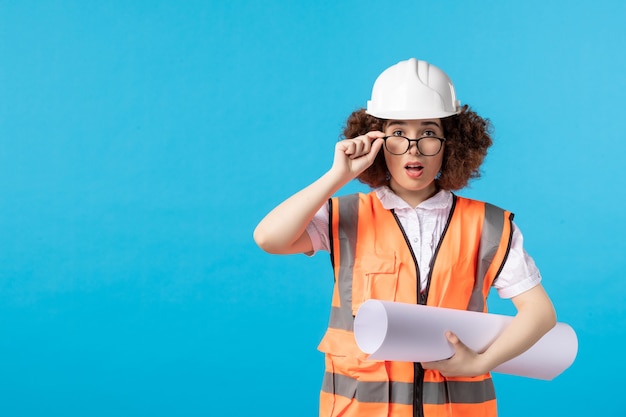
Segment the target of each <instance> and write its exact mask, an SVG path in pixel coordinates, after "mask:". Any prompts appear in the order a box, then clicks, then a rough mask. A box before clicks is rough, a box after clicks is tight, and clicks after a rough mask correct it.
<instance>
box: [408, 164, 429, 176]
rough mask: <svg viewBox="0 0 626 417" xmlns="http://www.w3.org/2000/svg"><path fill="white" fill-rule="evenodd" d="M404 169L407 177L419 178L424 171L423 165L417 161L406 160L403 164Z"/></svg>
mask: <svg viewBox="0 0 626 417" xmlns="http://www.w3.org/2000/svg"><path fill="white" fill-rule="evenodd" d="M404 171H405V172H406V175H407V176H408V177H409V178H419V177H421V176H422V174H423V173H424V165H423V164H421V163H419V162H408V163H406V164H404Z"/></svg>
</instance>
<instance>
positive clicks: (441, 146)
mask: <svg viewBox="0 0 626 417" xmlns="http://www.w3.org/2000/svg"><path fill="white" fill-rule="evenodd" d="M389 138H403V139H406V140H407V142H408V143H409V144H408V145H407V147H406V150H405V151H404V152H402V153H395V152H391V151H390V150H389V148H388V147H387V139H389ZM422 139H438V140H439V150H438V151H437V152H435V153H433V154H425V153H423V152H422V150H421V149H420V141H421V140H422ZM383 141H384V142H385V149H387V152H389V153H390V154H392V155H404V154H405V153H407V152H408V151H409V149H411V142H415V145H416V146H417V152H419V154H420V155H422V156H435V155H437V154H439V152H441V150H442V149H443V144H444V142H445V141H446V138H442V137H439V136H422V137H420V138H417V139H409V138H407V137H406V136H393V135H390V136H385V137H383Z"/></svg>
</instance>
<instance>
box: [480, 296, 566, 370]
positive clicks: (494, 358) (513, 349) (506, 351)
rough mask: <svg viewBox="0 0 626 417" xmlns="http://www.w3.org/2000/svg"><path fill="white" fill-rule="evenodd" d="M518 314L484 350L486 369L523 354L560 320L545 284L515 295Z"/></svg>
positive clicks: (484, 365)
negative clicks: (545, 289)
mask: <svg viewBox="0 0 626 417" xmlns="http://www.w3.org/2000/svg"><path fill="white" fill-rule="evenodd" d="M513 303H514V304H515V307H516V308H517V314H516V315H515V317H514V318H513V320H512V321H511V323H510V324H509V325H508V326H507V327H506V328H505V330H504V331H503V332H502V333H501V334H500V335H499V336H498V338H497V339H496V340H495V341H494V342H493V343H492V344H491V346H489V348H488V349H487V350H486V351H485V352H483V353H482V354H480V355H479V356H480V357H481V360H480V362H482V363H483V367H484V368H485V369H486V370H492V369H493V368H495V367H497V366H498V365H500V364H502V363H504V362H506V361H508V360H510V359H513V358H515V357H516V356H519V355H521V354H522V353H524V352H525V351H526V350H528V349H529V348H530V347H532V346H533V345H534V344H535V343H536V342H537V341H538V340H539V339H541V337H543V335H544V334H546V333H547V332H548V331H550V329H552V328H553V327H554V325H555V324H556V314H555V311H554V307H553V305H552V302H551V301H550V298H549V297H548V295H547V294H546V292H545V291H544V289H543V287H542V286H541V285H538V286H537V287H534V288H532V289H530V290H528V291H527V292H525V293H523V294H521V295H519V296H517V297H514V298H513Z"/></svg>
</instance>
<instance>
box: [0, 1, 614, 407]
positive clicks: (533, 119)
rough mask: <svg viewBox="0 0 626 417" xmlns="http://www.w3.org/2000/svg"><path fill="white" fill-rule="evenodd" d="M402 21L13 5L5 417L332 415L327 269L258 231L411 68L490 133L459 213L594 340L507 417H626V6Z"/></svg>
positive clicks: (305, 12)
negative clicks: (326, 365)
mask: <svg viewBox="0 0 626 417" xmlns="http://www.w3.org/2000/svg"><path fill="white" fill-rule="evenodd" d="M390 3H391V2H385V1H373V0H361V1H354V0H348V1H342V2H332V1H319V2H296V1H275V0H269V1H261V0H258V1H244V0H239V1H237V0H235V1H223V2H218V1H186V2H178V1H171V0H169V1H156V0H155V1H134V2H127V1H115V0H114V1H107V2H95V1H78V0H76V1H69V0H68V1H62V0H58V1H48V2H43V1H9V0H6V1H0V236H1V238H0V415H2V416H10V417H13V416H28V417H30V416H43V415H50V416H67V417H74V416H77V417H78V416H81V417H82V416H85V415H89V416H111V415H116V416H133V417H137V416H151V417H156V416H187V417H191V416H207V415H215V416H217V415H233V416H250V415H258V416H273V417H278V416H293V415H302V416H315V415H317V398H318V391H319V387H320V382H321V377H322V373H323V364H322V362H323V358H322V355H321V354H320V353H319V352H318V351H317V350H316V346H317V343H318V341H319V339H320V337H321V335H322V334H323V331H324V328H325V325H326V323H327V319H328V309H329V303H330V294H331V286H332V278H331V274H330V269H329V263H328V258H327V256H325V255H324V254H320V255H317V256H315V257H313V258H311V259H307V258H306V257H304V256H302V255H294V256H283V257H281V256H271V255H267V254H264V253H263V252H262V251H261V250H259V249H258V248H257V247H256V246H255V245H254V243H253V241H252V231H253V229H254V227H255V225H256V223H257V222H258V221H259V220H260V219H261V218H262V216H263V215H264V214H265V213H266V212H267V211H269V210H270V209H271V208H272V207H273V206H274V205H276V204H277V203H278V202H280V201H281V200H282V199H284V198H286V197H287V196H288V195H290V194H291V193H293V192H295V191H297V190H298V189H300V188H302V187H303V186H305V185H306V184H308V183H310V182H311V181H313V180H314V179H315V178H317V177H318V176H319V175H321V174H322V173H323V172H324V171H325V170H326V169H327V168H328V167H330V164H331V162H332V152H333V144H334V142H335V141H336V140H337V138H338V135H339V133H340V131H341V126H342V123H343V122H344V120H345V118H346V116H347V115H348V114H349V113H350V112H351V111H352V110H354V109H356V108H357V107H361V106H364V105H365V102H366V100H367V99H368V98H369V93H370V89H371V86H372V83H373V81H374V79H375V78H376V76H377V75H378V74H379V73H380V72H381V71H382V70H383V69H385V68H386V67H388V66H389V65H392V64H394V63H395V62H397V61H400V60H403V59H406V58H408V57H411V56H415V57H418V58H421V59H425V60H428V61H430V62H432V63H434V64H436V65H438V66H440V67H441V68H443V69H444V70H445V71H446V72H447V73H448V74H449V75H450V76H451V78H452V79H453V80H454V82H455V84H456V87H457V92H458V95H459V98H460V99H461V101H462V102H464V103H469V104H471V105H472V106H473V107H474V108H475V109H476V110H477V111H478V112H479V113H481V114H482V115H484V116H486V117H489V118H490V119H491V120H492V122H493V123H494V126H495V140H496V143H495V145H494V147H493V148H492V151H491V153H490V155H489V156H488V159H487V161H486V163H485V165H484V170H483V171H484V177H483V178H482V179H480V180H478V181H475V182H474V183H472V186H471V187H470V188H469V189H466V190H464V191H463V192H462V193H460V194H462V195H465V196H469V197H474V198H480V199H484V200H488V201H490V202H492V203H494V204H497V205H500V206H502V207H505V208H507V209H510V210H512V211H514V212H515V213H516V222H517V224H518V225H519V226H520V227H521V229H522V230H523V232H524V235H525V238H526V239H525V242H526V247H527V249H528V250H529V252H530V253H531V255H532V256H533V257H534V258H535V261H536V262H537V264H538V266H539V267H540V269H541V271H542V273H543V276H544V285H545V287H546V288H547V290H548V291H549V293H550V295H551V296H552V299H553V301H554V304H555V306H556V308H557V311H558V314H559V320H560V321H563V322H567V323H569V324H571V325H572V326H573V327H574V329H575V330H576V331H577V333H578V336H579V341H580V346H579V348H580V350H579V355H578V358H577V360H576V362H575V363H574V365H573V366H572V367H571V368H570V369H568V370H567V371H566V372H564V373H563V374H562V375H561V376H559V377H558V378H557V379H555V380H554V381H549V382H546V381H538V380H531V379H525V378H520V377H510V376H504V375H496V376H495V378H496V384H497V391H498V395H499V401H500V410H501V414H502V415H506V416H507V417H515V416H526V415H528V413H532V414H533V415H535V416H551V415H556V414H557V413H558V415H577V414H588V413H593V414H594V415H603V416H622V415H623V413H624V411H623V407H621V406H620V405H619V404H618V401H614V399H615V398H616V397H617V396H619V395H621V391H622V389H621V386H622V385H623V384H622V383H621V381H618V376H621V375H623V374H624V373H626V365H624V362H623V361H622V360H621V359H620V356H619V353H620V352H621V350H622V349H621V348H620V342H619V341H620V340H621V339H623V338H624V336H626V330H625V329H626V310H625V308H624V305H625V303H624V301H625V299H626V297H625V296H624V292H625V290H626V284H624V281H623V278H624V273H623V271H624V269H625V267H626V262H625V255H624V253H625V250H626V245H625V244H624V241H623V236H624V232H625V231H626V230H625V229H626V227H625V224H624V220H623V216H622V213H621V212H622V204H623V203H622V200H623V198H624V191H623V189H622V187H623V185H624V182H625V181H624V180H625V179H626V178H625V177H626V176H625V175H624V171H623V169H624V168H623V167H624V163H623V158H624V154H625V153H626V145H625V141H624V138H625V137H626V127H625V125H624V122H623V120H624V116H623V112H624V92H625V91H626V88H625V87H626V83H625V81H624V79H625V77H624V75H623V74H624V72H625V70H626V59H625V55H624V53H623V48H624V41H625V40H626V28H625V26H624V24H623V22H624V18H625V17H626V5H625V3H624V2H621V1H618V0H615V1H603V0H597V1H593V2H592V1H588V0H583V1H579V2H571V3H567V5H566V6H565V3H563V2H557V1H545V0H542V1H538V0H531V1H525V2H518V1H515V2H512V1H495V0H494V1H478V2H455V1H451V0H447V1H431V2H425V1H419V2H418V1H408V0H403V1H397V2H393V4H390ZM357 189H362V187H361V186H359V185H357V184H354V185H350V186H348V187H346V189H345V190H342V193H347V192H350V191H354V190H357ZM492 307H493V309H494V311H497V312H503V313H510V312H512V309H511V307H510V305H509V303H508V302H503V301H500V300H498V299H497V297H496V298H494V299H493V300H492ZM590 371H592V372H593V373H592V374H591V375H590V374H589V372H590ZM617 398H619V397H617Z"/></svg>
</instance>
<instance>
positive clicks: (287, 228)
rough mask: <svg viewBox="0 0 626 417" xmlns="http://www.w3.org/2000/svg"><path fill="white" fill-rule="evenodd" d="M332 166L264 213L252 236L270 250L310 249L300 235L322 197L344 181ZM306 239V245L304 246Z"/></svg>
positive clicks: (322, 199)
mask: <svg viewBox="0 0 626 417" xmlns="http://www.w3.org/2000/svg"><path fill="white" fill-rule="evenodd" d="M349 180H350V178H349V177H345V176H341V175H340V174H338V173H336V172H335V171H333V170H332V169H331V170H330V171H328V172H326V173H325V174H324V175H322V176H321V177H320V178H319V179H318V180H317V181H315V182H313V183H312V184H311V185H309V186H308V187H306V188H304V189H302V190H301V191H299V192H297V193H296V194H294V195H292V196H291V197H289V198H288V199H287V200H285V201H283V202H282V203H281V204H279V205H278V206H277V207H276V208H274V209H273V210H272V211H271V212H269V213H268V214H267V216H265V217H264V218H263V220H261V222H260V223H259V224H258V226H257V227H256V229H255V230H254V240H255V242H256V243H257V245H259V247H261V249H263V250H265V251H266V252H270V253H282V254H286V253H298V252H306V251H308V250H311V248H310V247H309V246H310V241H309V240H308V238H304V237H303V235H304V233H305V229H306V226H307V225H308V224H309V222H310V221H311V219H312V218H313V216H314V215H315V213H316V212H317V211H318V210H319V209H320V208H321V207H322V205H324V204H325V203H326V201H327V200H328V199H329V198H330V197H331V196H332V195H333V194H334V193H335V192H337V191H338V190H339V189H340V188H341V187H343V186H344V185H345V184H346V183H347V182H348V181H349ZM307 243H308V244H309V246H307Z"/></svg>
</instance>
